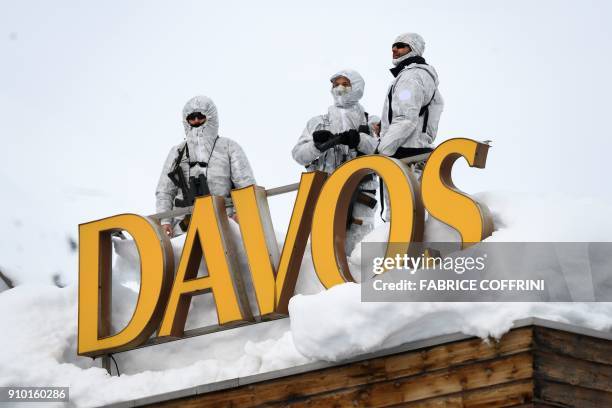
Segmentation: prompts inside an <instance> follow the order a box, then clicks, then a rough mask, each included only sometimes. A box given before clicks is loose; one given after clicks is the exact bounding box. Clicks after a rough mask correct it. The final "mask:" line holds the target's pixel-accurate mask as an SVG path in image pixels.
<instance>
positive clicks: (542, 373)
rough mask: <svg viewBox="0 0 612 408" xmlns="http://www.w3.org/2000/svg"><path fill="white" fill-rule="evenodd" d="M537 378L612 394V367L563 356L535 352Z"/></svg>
mask: <svg viewBox="0 0 612 408" xmlns="http://www.w3.org/2000/svg"><path fill="white" fill-rule="evenodd" d="M534 370H535V377H536V378H541V379H544V380H552V381H557V382H560V383H565V384H570V385H577V386H580V387H583V388H590V389H594V390H600V391H606V392H609V393H612V366H609V365H604V364H598V363H593V362H590V361H583V360H579V359H576V358H573V357H568V356H564V355H561V354H552V353H549V352H544V351H537V350H536V351H535V352H534Z"/></svg>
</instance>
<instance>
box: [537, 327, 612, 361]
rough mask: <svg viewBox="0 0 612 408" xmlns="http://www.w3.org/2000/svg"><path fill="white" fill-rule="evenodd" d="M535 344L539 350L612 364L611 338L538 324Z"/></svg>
mask: <svg viewBox="0 0 612 408" xmlns="http://www.w3.org/2000/svg"><path fill="white" fill-rule="evenodd" d="M534 344H535V348H536V349H538V350H543V351H548V352H551V353H554V354H563V355H567V356H571V357H575V358H578V359H581V360H587V361H592V362H595V363H601V364H607V365H611V366H612V342H611V341H609V340H605V339H598V338H595V337H590V336H583V335H578V334H574V333H569V332H564V331H561V330H554V329H548V328H546V327H538V326H536V327H534Z"/></svg>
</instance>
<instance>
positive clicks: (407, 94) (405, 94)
mask: <svg viewBox="0 0 612 408" xmlns="http://www.w3.org/2000/svg"><path fill="white" fill-rule="evenodd" d="M398 97H399V100H400V101H407V100H409V99H410V98H411V97H412V92H410V89H404V90H402V91H401V92H400V93H399V95H398Z"/></svg>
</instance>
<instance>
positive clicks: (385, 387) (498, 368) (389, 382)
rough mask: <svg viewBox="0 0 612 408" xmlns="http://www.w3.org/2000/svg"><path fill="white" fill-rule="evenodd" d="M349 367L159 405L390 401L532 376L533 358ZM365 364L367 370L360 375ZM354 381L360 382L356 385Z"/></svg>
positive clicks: (311, 404)
mask: <svg viewBox="0 0 612 408" xmlns="http://www.w3.org/2000/svg"><path fill="white" fill-rule="evenodd" d="M381 360H384V359H381ZM369 367H371V365H370V366H369ZM334 368H336V367H334ZM346 368H354V369H355V370H356V371H355V372H347V371H345V372H333V373H330V372H328V371H332V370H331V369H327V370H323V372H319V373H318V378H315V377H314V376H312V374H314V373H307V374H305V375H302V376H299V377H290V378H289V379H283V380H284V381H278V380H277V381H271V382H268V383H263V384H254V385H249V386H245V387H240V388H236V389H233V390H224V391H219V392H214V393H210V394H204V395H201V396H196V397H191V398H188V399H184V400H178V401H169V402H167V403H162V404H160V405H159V406H164V407H170V406H174V407H195V406H215V407H217V406H240V407H247V406H258V405H261V404H267V405H269V404H274V403H275V404H277V405H287V404H291V406H294V407H301V406H306V405H307V406H309V407H317V406H326V407H327V406H338V405H340V406H345V405H353V404H355V403H357V404H358V405H365V406H390V405H394V404H400V403H405V402H410V401H418V400H422V399H427V398H431V397H439V396H443V395H447V394H452V393H458V392H463V391H466V390H470V389H476V388H481V387H489V386H493V385H497V384H503V383H506V382H513V381H516V380H524V379H528V378H530V377H531V375H532V359H531V356H530V355H529V352H523V353H519V354H512V355H510V356H508V357H502V358H497V359H495V360H485V361H481V362H478V363H472V364H468V365H459V366H457V367H448V368H446V369H442V370H435V371H433V372H427V373H419V374H417V375H412V376H409V377H404V378H395V379H384V377H381V376H380V374H378V377H377V374H372V373H368V371H367V370H368V366H364V365H363V364H352V365H350V366H349V367H345V369H346ZM360 370H365V371H363V372H362V373H361V375H359V371H360ZM356 374H357V375H356ZM304 376H308V377H310V378H309V379H308V380H306V379H304V378H302V377H304ZM356 379H358V380H357V381H356ZM326 382H332V383H333V382H335V385H334V386H333V387H324V386H322V385H323V384H325V383H326ZM340 382H342V384H343V386H342V387H338V385H339V383H340ZM353 383H357V384H359V385H357V386H354V385H351V384H353ZM313 391H318V394H313ZM474 401H478V400H477V399H475V400H474ZM433 406H435V405H433ZM476 406H477V405H476Z"/></svg>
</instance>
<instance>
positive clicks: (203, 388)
mask: <svg viewBox="0 0 612 408" xmlns="http://www.w3.org/2000/svg"><path fill="white" fill-rule="evenodd" d="M530 326H538V327H544V328H548V329H554V330H561V331H565V332H569V333H573V334H578V335H583V336H589V337H595V338H600V339H605V340H611V341H612V331H608V332H606V331H601V330H594V329H589V328H586V327H581V326H577V325H573V324H569V323H563V322H557V321H553V320H547V319H541V318H538V317H528V318H524V319H519V320H516V321H515V322H514V323H513V325H512V328H511V330H515V329H519V328H523V327H530ZM471 338H475V336H473V335H468V334H464V333H460V332H457V333H451V334H443V335H439V336H434V337H429V338H426V339H421V340H415V341H410V342H407V343H403V344H400V345H398V346H394V347H390V348H386V349H383V350H378V351H375V352H370V353H365V354H360V355H358V356H354V357H352V358H349V359H345V360H339V361H315V362H313V363H308V364H303V365H299V366H295V367H289V368H285V369H282V370H276V371H268V372H265V373H260V374H253V375H249V376H246V377H238V378H232V379H228V380H223V381H218V382H214V383H208V384H202V385H196V386H193V387H189V388H185V389H182V390H177V391H171V392H167V393H163V394H157V395H152V396H148V397H143V398H138V399H134V400H130V401H123V402H117V403H113V404H109V405H105V406H104V407H107V408H132V407H139V406H143V405H147V404H153V403H158V402H164V401H169V400H173V399H178V398H185V397H190V396H195V395H200V394H205V393H209V392H214V391H221V390H225V389H229V388H234V387H239V386H242V385H247V384H254V383H258V382H262V381H267V380H273V379H278V378H282V377H288V376H291V375H296V374H302V373H306V372H309V371H315V370H320V369H324V368H329V367H335V366H341V365H345V364H350V363H355V362H360V361H365V360H370V359H373V358H378V357H385V356H389V355H393V354H399V353H403V352H407V351H412V350H418V349H422V348H425V347H433V346H438V345H442V344H446V343H452V342H455V341H461V340H468V339H471Z"/></svg>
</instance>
